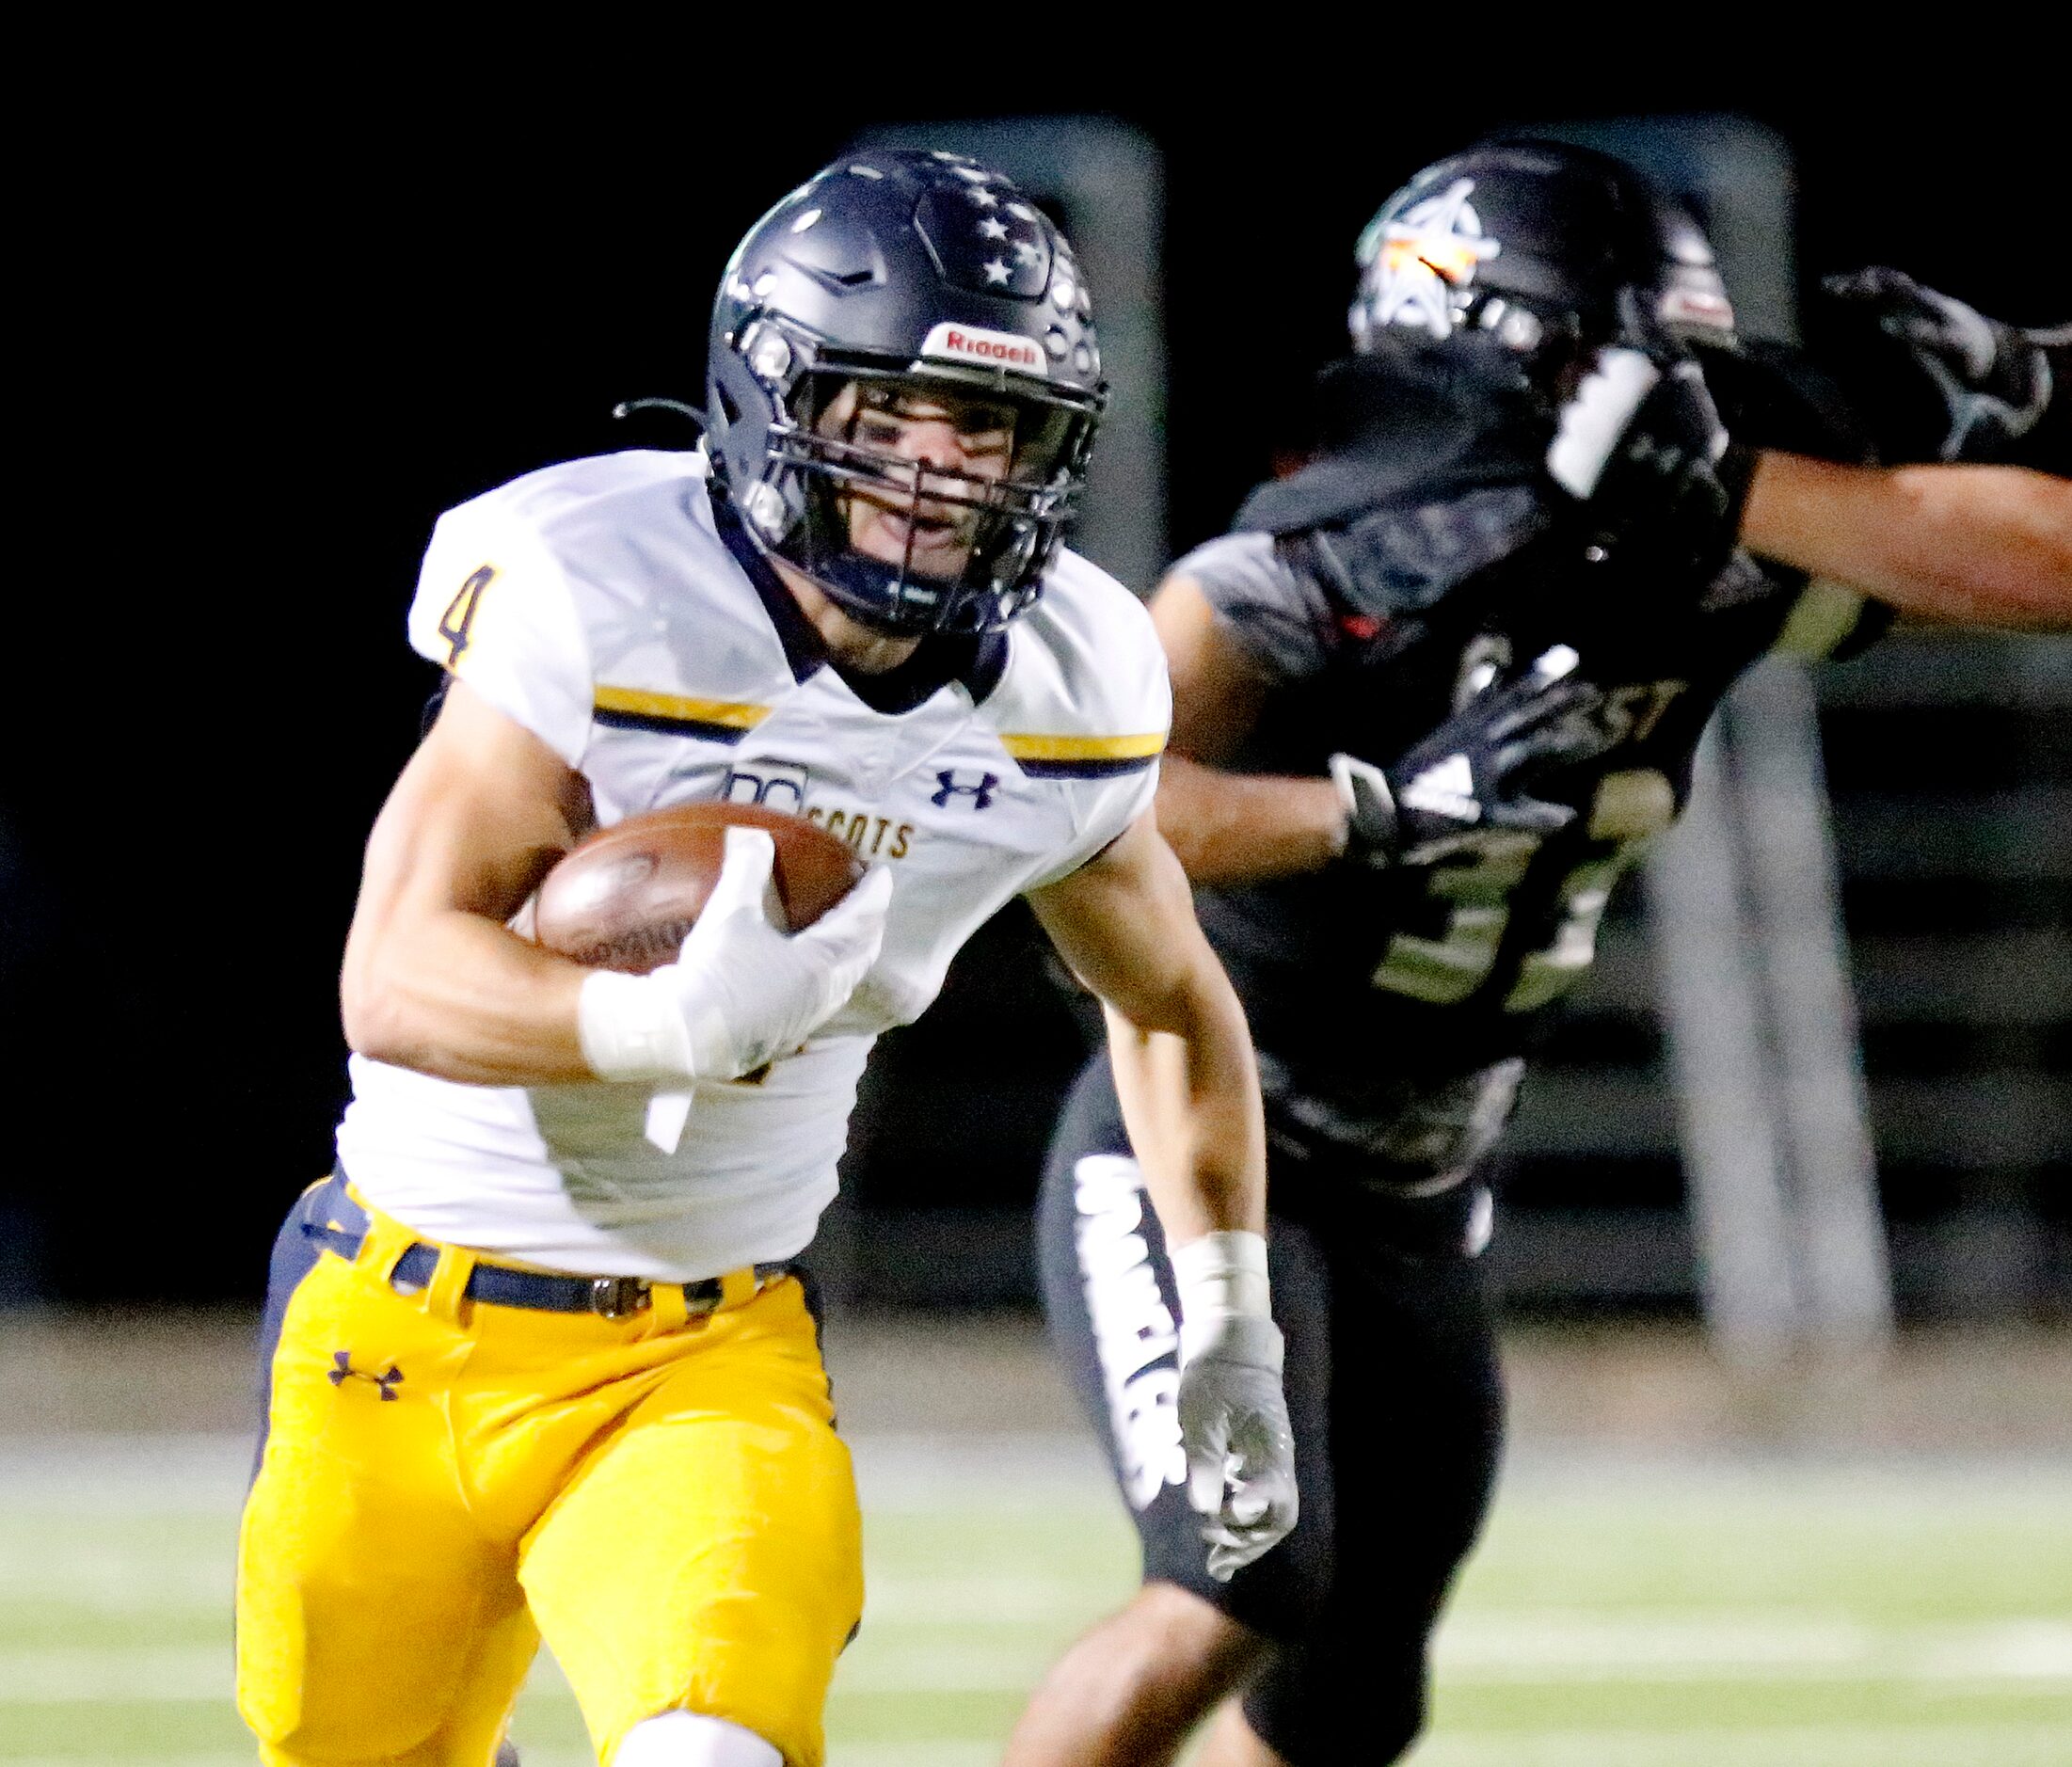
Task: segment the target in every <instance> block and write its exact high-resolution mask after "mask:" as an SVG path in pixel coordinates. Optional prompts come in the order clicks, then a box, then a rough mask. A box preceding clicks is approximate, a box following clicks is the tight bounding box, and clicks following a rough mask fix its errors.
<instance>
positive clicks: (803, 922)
mask: <svg viewBox="0 0 2072 1767" xmlns="http://www.w3.org/2000/svg"><path fill="white" fill-rule="evenodd" d="M741 827H745V828H766V829H768V830H769V831H770V833H771V836H773V838H774V840H775V841H776V844H777V865H776V887H777V897H778V899H779V901H780V902H781V903H782V905H783V909H784V916H785V920H786V922H787V931H792V932H796V931H798V930H799V929H800V928H801V927H809V926H811V925H812V924H813V922H814V921H816V920H818V919H819V918H820V917H821V915H823V914H825V913H826V912H827V911H828V910H829V909H830V908H832V907H833V906H834V905H835V904H836V903H837V902H838V901H840V900H841V899H842V898H843V897H844V896H845V895H847V894H848V893H849V890H850V888H851V886H852V885H853V884H854V883H855V882H856V881H857V880H858V879H859V878H861V877H862V876H863V874H864V866H863V862H862V861H861V860H860V859H858V858H857V857H856V855H855V854H854V853H853V852H851V851H850V850H849V848H848V847H847V846H846V845H845V844H844V843H843V842H841V841H840V840H838V839H837V838H836V837H835V836H833V835H830V834H829V833H828V832H827V831H826V830H825V829H823V828H821V827H819V826H818V825H816V824H815V823H812V822H808V821H807V820H805V818H803V817H798V816H787V815H785V814H783V813H782V812H781V811H777V810H766V809H763V808H761V807H759V806H758V805H756V804H725V803H705V804H679V805H677V807H676V808H674V809H669V810H650V811H648V812H647V813H646V814H645V815H642V816H630V817H628V818H627V819H626V820H624V821H623V822H618V823H615V824H614V826H612V827H610V828H606V829H600V830H598V833H596V834H594V835H592V836H589V837H588V838H587V839H585V840H583V841H582V842H581V843H580V844H578V845H577V846H575V847H573V848H571V849H570V850H569V851H568V852H566V853H564V854H563V855H562V858H561V860H560V863H558V864H557V865H556V866H555V867H554V868H553V869H552V870H551V871H550V872H549V873H548V874H547V877H546V879H545V881H544V882H542V883H541V884H540V886H539V899H538V901H537V903H536V905H535V910H534V935H535V936H536V937H537V938H538V940H539V942H540V943H541V944H542V945H544V946H545V947H547V948H548V949H549V950H550V951H556V952H559V953H560V954H561V955H562V956H563V957H570V958H573V959H575V961H576V962H577V963H582V964H585V965H587V966H588V967H590V968H592V969H620V970H625V971H627V972H629V973H630V974H633V975H644V974H646V972H647V971H648V970H650V969H654V968H656V967H657V966H658V965H660V964H662V963H670V962H672V961H673V960H674V959H675V957H676V955H677V950H678V948H679V947H681V946H682V944H683V939H684V934H685V933H687V932H689V931H691V928H692V926H693V924H694V923H695V922H696V920H697V917H698V915H699V914H700V912H701V911H702V910H703V909H704V907H705V900H706V898H707V897H708V896H709V895H710V894H711V891H712V885H713V884H714V883H717V882H718V881H719V875H720V865H721V863H722V861H723V860H724V859H725V851H726V831H727V830H728V829H729V828H741Z"/></svg>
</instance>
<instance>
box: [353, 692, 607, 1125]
mask: <svg viewBox="0 0 2072 1767" xmlns="http://www.w3.org/2000/svg"><path fill="white" fill-rule="evenodd" d="M589 822H590V794H589V789H588V788H587V786H586V785H585V784H584V782H583V780H582V776H581V775H580V774H578V773H576V772H572V771H571V770H570V769H569V768H568V767H567V766H566V764H565V763H564V762H563V761H562V759H561V757H560V756H558V755H556V754H555V753H554V752H553V751H552V750H551V749H550V748H549V747H548V746H547V745H546V743H544V742H542V741H541V740H539V738H537V737H536V736H534V734H533V733H532V732H531V731H529V730H527V729H526V728H524V726H523V725H521V724H518V723H517V722H516V721H515V720H513V719H511V718H508V717H506V716H505V715H504V714H503V713H502V712H501V711H498V710H497V709H496V708H494V707H492V706H490V705H488V704H487V703H486V702H485V701H484V700H483V699H481V698H480V697H479V696H478V695H476V694H475V693H474V692H471V691H470V689H469V688H468V686H467V685H466V684H465V683H463V682H459V681H456V682H454V683H453V685H452V687H451V689H450V690H449V692H447V695H446V699H445V703H444V705H443V706H442V708H440V711H439V715H438V722H437V723H435V724H433V726H432V729H431V731H430V733H429V734H428V735H427V736H426V738H425V740H424V741H423V743H422V746H420V748H419V749H418V751H417V753H416V754H415V755H414V756H412V757H411V758H410V762H409V764H408V765H407V766H406V767H405V769H404V770H403V772H402V775H401V777H399V778H398V779H397V781H396V784H395V788H394V789H393V790H392V791H391V792H390V795H389V801H388V803H387V804H385V805H384V806H383V807H382V811H381V814H380V816H379V817H378V818H377V819H376V820H375V826H374V833H373V834H372V836H370V837H369V839H368V842H367V856H366V867H365V870H364V873H363V874H362V877H361V881H360V890H359V904H358V906H357V908H356V910H355V912H354V915H353V924H352V931H351V932H350V934H349V935H348V936H347V939H346V942H345V963H344V969H343V975H342V977H341V981H340V1001H341V1005H342V1006H343V1013H344V1021H345V1038H346V1041H347V1042H348V1043H350V1044H351V1045H352V1047H353V1048H354V1049H355V1050H356V1051H357V1052H358V1053H359V1054H360V1055H363V1056H368V1057H371V1058H372V1059H375V1060H377V1061H386V1062H390V1063H392V1064H393V1065H396V1066H399V1067H406V1068H413V1069H415V1070H417V1071H418V1072H420V1073H424V1074H432V1075H438V1077H440V1078H442V1079H450V1080H460V1081H464V1082H470V1083H475V1084H481V1085H511V1084H524V1083H527V1082H534V1081H555V1080H582V1079H589V1078H593V1077H595V1076H594V1075H592V1074H591V1071H590V1068H589V1066H588V1065H587V1064H586V1063H585V1062H584V1060H583V1057H582V1045H581V1043H580V1041H579V1040H578V1037H577V1030H576V1000H577V995H578V994H579V993H580V991H581V989H582V982H583V979H584V978H585V976H586V975H587V974H588V973H589V972H588V971H586V970H585V969H583V968H582V966H581V965H580V964H577V963H570V962H569V961H568V960H567V959H566V958H563V957H556V956H555V955H553V954H552V953H551V952H550V951H546V950H543V949H542V948H541V947H538V946H536V945H534V944H533V943H531V942H530V941H529V940H526V939H523V938H520V937H519V936H518V934H517V933H516V932H514V931H511V930H510V928H509V927H508V926H506V925H505V924H504V923H505V922H506V921H507V920H509V918H510V917H511V916H512V915H514V914H516V913H517V912H518V907H519V905H520V904H521V903H522V902H523V901H524V900H525V899H526V898H527V897H528V896H529V895H531V893H532V891H533V889H534V886H535V885H536V884H537V883H538V882H539V880H540V879H541V878H542V877H544V876H545V875H546V873H547V872H548V870H549V869H550V868H551V867H552V866H553V863H554V861H555V860H556V859H558V858H560V857H561V855H562V854H563V853H564V852H566V851H567V850H568V849H569V848H570V847H571V846H573V845H574V844H575V842H576V841H577V840H578V839H579V838H580V837H581V836H582V834H583V833H584V832H585V830H586V829H587V827H588V825H589Z"/></svg>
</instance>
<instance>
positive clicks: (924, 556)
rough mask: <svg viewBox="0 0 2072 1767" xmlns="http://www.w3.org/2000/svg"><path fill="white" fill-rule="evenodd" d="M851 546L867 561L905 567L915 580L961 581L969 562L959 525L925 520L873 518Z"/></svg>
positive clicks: (967, 544) (967, 543) (968, 546)
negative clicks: (916, 578)
mask: <svg viewBox="0 0 2072 1767" xmlns="http://www.w3.org/2000/svg"><path fill="white" fill-rule="evenodd" d="M850 544H851V546H852V547H853V549H855V550H856V551H858V552H860V553H862V554H863V555H864V557H866V558H871V559H876V560H877V561H878V562H879V563H880V564H882V565H895V566H897V565H904V566H905V567H906V568H907V569H908V570H910V571H911V572H912V573H913V574H914V575H915V576H916V577H933V578H938V579H942V580H946V581H947V580H948V579H952V578H956V577H960V576H962V575H963V574H964V566H965V565H967V564H969V563H970V561H971V541H970V539H969V537H968V536H967V535H966V534H965V533H964V532H963V526H962V524H961V523H957V522H948V521H932V520H930V519H928V518H927V517H921V518H919V519H917V520H913V521H909V520H908V519H907V518H906V517H902V516H893V515H884V514H880V515H876V516H873V517H872V518H871V520H870V522H869V525H868V526H866V527H865V529H864V531H863V532H862V533H859V534H858V535H856V537H855V538H854V539H853V540H852V541H851V542H850Z"/></svg>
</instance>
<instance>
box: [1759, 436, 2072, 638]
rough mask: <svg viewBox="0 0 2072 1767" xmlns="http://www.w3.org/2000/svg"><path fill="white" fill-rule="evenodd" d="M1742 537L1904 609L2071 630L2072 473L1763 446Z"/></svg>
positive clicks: (1969, 619) (1978, 622)
mask: <svg viewBox="0 0 2072 1767" xmlns="http://www.w3.org/2000/svg"><path fill="white" fill-rule="evenodd" d="M1741 540H1742V544H1743V545H1744V546H1746V547H1747V548H1749V549H1750V550H1752V551H1756V552H1761V553H1762V554H1763V555H1765V556H1766V557H1769V558H1774V559H1777V560H1778V561H1779V562H1780V563H1782V564H1786V565H1793V566H1795V567H1796V568H1798V569H1800V570H1803V571H1808V572H1809V573H1811V574H1812V575H1814V576H1816V577H1825V578H1829V579H1832V580H1833V581H1838V582H1843V583H1847V584H1848V585H1849V586H1850V587H1851V588H1853V589H1857V590H1860V591H1861V592H1862V593H1863V594H1865V595H1868V596H1872V597H1875V598H1876V599H1878V600H1880V601H1885V602H1889V603H1890V604H1891V605H1892V606H1893V607H1895V608H1897V609H1899V610H1900V611H1901V612H1902V613H1911V614H1916V615H1920V616H1921V617H1923V618H1928V619H1938V620H1959V621H1966V622H1968V623H1972V624H1976V625H1984V626H2010V627H2021V628H2028V629H2037V630H2064V629H2072V481H2067V480H2064V479H2061V478H2054V477H2052V476H2051V475H2050V474H2048V473H2044V472H2036V471H2032V470H2029V469H2027V468H2023V467H2000V466H1941V465H1937V466H1910V467H1857V466H1840V465H1836V464H1834V463H1832V462H1829V461H1825V460H1812V459H1809V458H1807V457H1806V456H1804V455H1802V454H1777V453H1774V452H1771V451H1767V450H1765V451H1764V452H1763V453H1762V454H1761V455H1760V456H1759V458H1758V462H1757V466H1756V471H1755V477H1754V479H1753V480H1752V482H1751V483H1750V485H1749V486H1748V498H1747V502H1746V503H1745V506H1744V508H1743V511H1742V517H1741Z"/></svg>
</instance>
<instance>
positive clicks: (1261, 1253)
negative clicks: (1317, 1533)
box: [1172, 1233, 1298, 1583]
mask: <svg viewBox="0 0 2072 1767" xmlns="http://www.w3.org/2000/svg"><path fill="white" fill-rule="evenodd" d="M1172 1273H1173V1279H1174V1282H1175V1285H1176V1286H1177V1288H1178V1290H1179V1296H1180V1393H1179V1400H1178V1409H1179V1413H1180V1440H1181V1443H1182V1445H1183V1446H1184V1448H1185V1450H1186V1453H1187V1502H1188V1504H1190V1505H1191V1506H1192V1507H1193V1509H1194V1510H1195V1512H1196V1513H1197V1514H1198V1515H1200V1516H1201V1517H1202V1537H1203V1539H1204V1540H1205V1541H1207V1542H1208V1573H1209V1575H1210V1576H1211V1577H1214V1578H1215V1579H1216V1580H1217V1582H1219V1583H1227V1582H1229V1581H1230V1577H1231V1573H1232V1572H1233V1571H1235V1570H1237V1569H1239V1568H1242V1567H1243V1566H1246V1565H1249V1564H1251V1562H1252V1560H1253V1559H1255V1558H1258V1557H1259V1556H1260V1555H1261V1554H1262V1553H1264V1552H1266V1551H1267V1549H1268V1548H1269V1547H1271V1546H1273V1545H1274V1544H1275V1543H1276V1542H1277V1541H1278V1540H1280V1539H1281V1538H1282V1537H1283V1536H1284V1535H1285V1534H1286V1533H1287V1532H1288V1530H1289V1529H1290V1528H1292V1527H1294V1526H1295V1520H1296V1515H1297V1508H1298V1505H1297V1501H1296V1490H1295V1438H1294V1436H1293V1434H1292V1433H1291V1431H1290V1430H1289V1428H1288V1404H1287V1400H1286V1398H1285V1397H1283V1394H1282V1391H1281V1363H1282V1358H1283V1345H1282V1342H1281V1329H1280V1327H1278V1326H1276V1325H1275V1324H1274V1323H1273V1320H1272V1318H1271V1316H1270V1315H1269V1313H1268V1311H1267V1302H1268V1297H1267V1242H1266V1241H1265V1240H1264V1239H1262V1238H1261V1237H1260V1236H1259V1235H1258V1234H1248V1233H1222V1234H1206V1235H1204V1236H1203V1238H1200V1239H1195V1240H1190V1241H1188V1243H1187V1244H1186V1245H1184V1246H1176V1247H1174V1248H1173V1250H1172Z"/></svg>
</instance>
